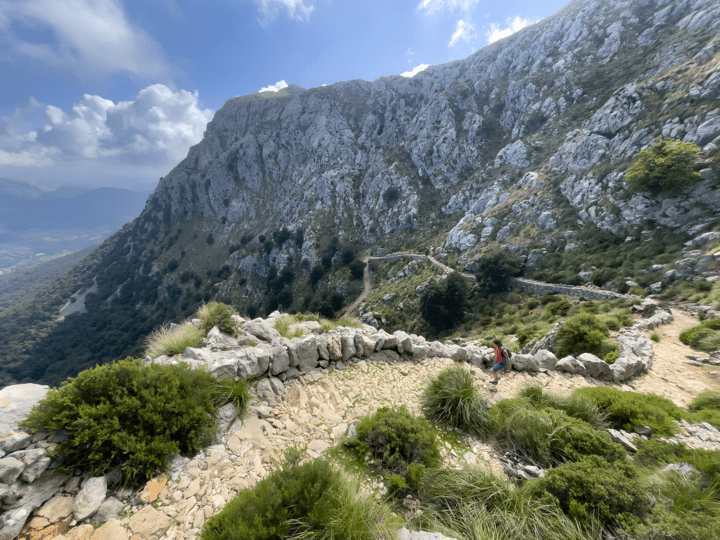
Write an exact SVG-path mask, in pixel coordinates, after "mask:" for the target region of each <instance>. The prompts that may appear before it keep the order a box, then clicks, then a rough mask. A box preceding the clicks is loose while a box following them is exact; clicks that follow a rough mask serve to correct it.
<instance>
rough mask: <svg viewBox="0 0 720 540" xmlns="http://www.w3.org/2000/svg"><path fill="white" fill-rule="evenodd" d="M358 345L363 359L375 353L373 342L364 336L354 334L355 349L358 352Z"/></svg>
mask: <svg viewBox="0 0 720 540" xmlns="http://www.w3.org/2000/svg"><path fill="white" fill-rule="evenodd" d="M358 345H360V346H361V347H362V351H363V357H368V356H370V355H371V354H372V353H373V352H375V341H374V340H373V339H372V338H370V337H368V336H366V335H365V334H355V349H356V350H358V351H359V350H360V349H359V347H358Z"/></svg>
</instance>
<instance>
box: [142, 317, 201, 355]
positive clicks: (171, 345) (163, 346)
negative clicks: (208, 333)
mask: <svg viewBox="0 0 720 540" xmlns="http://www.w3.org/2000/svg"><path fill="white" fill-rule="evenodd" d="M203 337H205V336H204V335H203V333H202V332H201V331H200V330H198V329H197V328H195V327H194V326H193V325H192V324H189V323H186V324H183V325H182V326H180V327H179V328H175V329H174V330H173V329H171V325H169V324H163V325H162V326H161V327H160V328H158V329H156V330H153V331H152V332H151V333H150V335H149V336H148V337H147V339H146V342H145V343H146V345H145V355H146V356H150V357H151V358H157V357H158V356H162V355H163V354H167V355H169V356H171V355H173V354H182V353H183V352H185V349H187V348H188V347H199V346H200V341H201V340H202V339H203Z"/></svg>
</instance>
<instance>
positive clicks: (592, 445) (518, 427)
mask: <svg viewBox="0 0 720 540" xmlns="http://www.w3.org/2000/svg"><path fill="white" fill-rule="evenodd" d="M490 414H491V415H492V417H493V418H494V420H495V422H496V426H497V427H496V429H497V430H496V433H495V436H496V438H497V440H498V442H499V443H500V444H501V445H504V446H509V447H512V448H515V449H517V448H518V447H520V448H522V450H523V451H524V452H526V453H527V454H528V455H530V456H531V457H532V458H533V459H534V460H535V461H537V462H538V463H540V464H542V465H544V466H553V465H557V464H558V463H562V462H564V461H567V460H577V459H580V458H581V457H582V456H586V455H599V456H603V457H605V458H606V459H607V460H609V461H615V460H618V459H622V458H624V457H625V452H624V450H623V449H622V447H621V446H619V445H617V444H615V443H613V442H612V440H611V438H610V435H608V434H607V433H605V432H602V431H596V430H594V429H593V428H592V427H591V426H590V425H588V424H587V423H586V422H583V421H582V420H579V419H577V418H573V417H570V416H568V415H567V414H566V413H565V412H564V411H561V410H557V409H553V408H545V409H536V408H534V407H533V406H532V405H531V404H530V402H529V401H528V400H527V399H524V398H514V399H504V400H502V401H500V402H498V403H497V404H496V405H495V406H494V407H493V408H492V409H490Z"/></svg>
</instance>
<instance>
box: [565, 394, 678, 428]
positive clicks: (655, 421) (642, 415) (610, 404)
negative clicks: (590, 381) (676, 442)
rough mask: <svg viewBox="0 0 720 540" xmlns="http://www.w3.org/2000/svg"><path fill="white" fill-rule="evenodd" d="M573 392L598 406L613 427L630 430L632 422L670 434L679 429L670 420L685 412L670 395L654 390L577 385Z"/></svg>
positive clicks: (634, 424)
mask: <svg viewBox="0 0 720 540" xmlns="http://www.w3.org/2000/svg"><path fill="white" fill-rule="evenodd" d="M574 393H577V394H579V395H582V396H585V397H586V398H588V399H590V400H592V401H594V402H595V403H596V404H597V405H598V406H600V407H601V408H602V409H603V410H604V411H605V412H606V413H607V415H608V420H609V421H610V423H611V424H612V427H614V428H616V429H624V430H626V431H630V432H632V431H633V430H634V428H635V426H649V427H651V428H652V430H653V434H655V435H661V436H667V435H672V434H673V433H676V432H677V429H678V428H677V424H676V423H675V422H674V421H673V420H679V419H680V418H683V416H684V415H686V413H685V412H684V411H683V410H682V409H681V408H680V407H678V406H677V405H675V404H674V403H673V402H672V401H670V400H669V399H665V398H662V397H660V396H656V395H654V394H637V393H635V392H624V391H622V390H617V389H615V388H608V387H604V386H598V387H593V388H580V389H578V390H575V392H574Z"/></svg>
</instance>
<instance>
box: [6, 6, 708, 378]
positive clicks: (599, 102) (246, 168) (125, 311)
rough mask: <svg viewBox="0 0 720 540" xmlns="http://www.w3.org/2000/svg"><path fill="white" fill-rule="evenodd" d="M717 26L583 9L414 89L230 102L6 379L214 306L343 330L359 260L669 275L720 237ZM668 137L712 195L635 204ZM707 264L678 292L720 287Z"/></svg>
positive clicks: (393, 83)
mask: <svg viewBox="0 0 720 540" xmlns="http://www.w3.org/2000/svg"><path fill="white" fill-rule="evenodd" d="M719 29H720V6H719V5H718V4H717V2H713V1H710V0H680V1H676V0H674V1H672V2H669V1H665V0H636V1H620V0H612V1H609V2H599V1H592V0H577V1H574V2H571V3H570V4H568V5H567V6H566V7H565V8H564V9H563V10H561V11H560V12H559V13H557V14H556V15H554V16H553V17H550V18H548V19H545V20H543V21H541V22H540V23H538V24H536V25H534V26H532V27H529V28H526V29H524V30H523V31H521V32H518V33H517V34H515V35H513V36H511V37H510V38H507V39H505V40H502V41H500V42H497V43H494V44H492V45H490V46H488V47H486V48H484V49H482V50H480V51H478V52H477V53H475V54H473V55H472V56H470V57H469V58H467V59H465V60H462V61H457V62H453V63H450V64H445V65H441V66H433V67H430V68H428V69H427V70H425V71H423V72H421V73H419V74H418V75H416V76H415V77H413V78H403V77H400V76H396V77H385V78H381V79H378V80H376V81H373V82H365V81H348V82H343V83H338V84H334V85H330V86H325V87H320V88H314V89H309V90H305V89H302V88H300V87H297V86H290V87H288V88H286V89H283V90H282V91H280V92H277V93H263V94H256V95H252V96H245V97H240V98H234V99H231V100H229V101H228V102H227V103H226V104H225V106H224V107H223V108H222V109H221V110H219V111H218V112H217V113H216V115H215V117H214V119H213V120H212V122H210V123H209V124H208V127H207V131H206V133H205V137H204V139H203V141H201V142H200V143H199V144H198V145H196V146H194V147H193V148H191V150H190V151H189V153H188V156H187V158H186V159H184V160H183V161H182V162H181V163H180V164H178V165H177V166H176V167H175V168H174V169H173V170H172V171H171V172H170V173H169V174H168V175H167V176H166V177H165V178H164V179H162V180H161V182H160V184H159V186H158V188H157V189H156V191H155V192H154V193H153V194H152V195H151V197H150V198H149V200H148V204H147V205H146V208H145V210H144V211H143V212H142V214H141V215H140V217H138V218H137V219H136V220H135V221H134V222H133V224H132V225H131V226H128V227H126V228H124V229H123V230H122V231H121V232H119V233H118V234H116V235H115V236H114V237H113V238H111V239H110V240H109V241H108V242H107V243H106V244H105V246H103V250H104V251H103V254H102V255H100V254H99V253H98V255H97V256H95V257H94V258H93V263H92V264H88V265H86V266H84V267H83V268H84V269H83V270H82V272H80V271H78V272H76V273H75V274H74V275H75V277H74V278H73V279H75V280H76V281H75V286H78V287H79V286H80V285H81V284H82V283H83V282H85V283H89V281H88V280H91V279H93V278H95V279H96V280H97V283H98V292H97V293H96V294H95V295H91V296H92V297H91V299H90V301H89V303H88V305H87V306H86V307H87V309H88V313H87V314H86V315H77V316H73V317H69V318H68V319H66V320H65V321H63V322H62V323H59V324H55V325H53V324H50V322H47V325H46V330H47V332H48V333H46V334H45V337H42V338H41V339H39V340H38V339H35V340H34V341H32V340H29V341H27V342H26V343H28V344H29V343H31V342H32V343H33V345H32V347H31V348H29V349H26V350H23V352H22V354H20V355H14V356H11V357H9V358H8V360H6V361H5V362H6V363H5V366H12V367H6V368H5V373H6V374H7V375H8V376H9V377H11V378H12V379H13V380H22V379H24V378H29V379H31V380H41V381H54V382H56V381H57V380H58V379H59V378H60V377H62V376H65V375H67V374H71V373H73V370H75V369H78V368H79V367H81V366H86V365H90V364H91V363H94V362H95V361H101V362H103V361H107V360H108V359H110V358H111V357H112V354H118V353H117V352H116V351H118V350H120V351H121V353H122V354H126V353H129V352H137V351H138V350H139V349H138V347H139V343H140V341H139V340H140V339H141V336H142V335H143V333H145V334H146V333H148V332H149V331H150V330H151V328H147V326H148V325H149V326H153V325H156V324H159V323H160V322H163V321H165V320H173V319H180V318H182V317H183V316H187V315H189V314H190V313H191V312H192V310H194V309H195V307H197V305H198V304H199V303H200V302H202V301H207V300H210V299H220V300H225V301H229V302H232V303H234V304H235V305H237V306H239V307H240V308H241V310H243V311H245V312H247V313H249V314H250V315H253V316H254V314H255V313H258V312H267V311H270V310H272V309H274V308H276V307H278V306H284V307H285V308H291V309H298V310H307V309H310V310H313V311H319V310H320V311H323V310H324V311H328V310H329V311H330V312H332V311H334V310H335V309H336V306H337V305H338V304H342V303H349V302H350V301H352V299H353V298H354V297H355V296H356V295H357V294H359V292H360V291H361V287H362V284H361V283H360V282H359V281H358V279H357V278H358V277H359V276H358V275H357V271H356V270H357V266H356V270H355V271H354V270H353V266H352V265H353V261H354V260H355V259H356V257H358V256H359V254H360V252H362V251H367V252H369V253H372V254H382V253H386V252H388V251H391V250H400V249H415V250H428V249H432V250H433V252H434V253H436V254H438V255H440V256H445V257H447V261H448V262H450V263H453V264H457V265H459V266H460V267H462V266H465V267H466V268H467V269H468V270H472V264H473V262H474V261H476V260H477V256H478V255H479V254H480V253H481V252H482V251H483V250H485V249H487V248H491V247H496V246H500V245H503V246H507V247H509V248H510V249H513V250H515V251H518V252H520V253H522V254H524V255H525V256H526V261H527V267H526V270H527V271H528V272H536V273H537V272H545V274H546V275H544V276H543V277H544V278H546V279H550V278H557V279H567V280H571V279H577V273H578V272H579V271H586V272H591V271H592V269H591V268H588V267H586V266H585V262H584V261H583V257H582V254H583V253H584V252H583V249H585V248H587V249H588V250H590V251H588V253H590V252H592V253H593V256H594V257H595V259H594V260H597V261H599V262H598V263H597V264H600V265H605V264H607V265H608V267H609V268H608V273H607V276H606V277H607V278H608V279H605V280H603V281H601V283H602V282H605V281H608V282H610V281H611V280H612V279H613V278H615V277H616V276H624V275H630V276H631V277H632V276H634V275H635V273H637V272H639V273H642V272H648V271H649V268H650V266H652V265H658V264H659V265H660V266H661V267H662V265H671V264H672V263H673V262H674V261H675V260H676V259H681V258H682V257H683V254H682V250H683V242H686V241H692V240H693V238H694V237H696V236H698V235H699V234H700V233H703V232H706V231H712V230H713V229H716V228H717V227H718V226H720V222H719V221H718V219H717V217H716V216H717V213H718V211H719V210H720V190H719V189H718V188H719V186H718V176H717V174H716V173H715V172H714V171H713V170H712V166H711V161H710V157H711V156H712V155H714V154H713V152H714V151H716V148H717V144H713V141H715V142H716V143H717V142H718V141H717V137H718V136H720V110H719V107H720V101H719V100H720V39H719V38H718V37H717V35H718V30H719ZM659 136H665V137H674V138H679V139H683V140H687V141H690V142H694V143H697V144H699V145H701V146H703V147H704V151H705V154H703V156H705V157H704V159H705V161H702V162H699V163H698V165H697V166H698V168H700V169H702V171H701V172H702V177H703V180H702V181H701V182H699V183H697V184H695V185H694V186H692V187H691V188H689V189H687V190H685V191H683V192H681V193H665V194H661V195H660V196H658V197H651V196H650V195H649V194H648V193H630V192H629V191H628V190H627V189H626V186H625V182H624V179H623V177H624V174H625V171H626V170H627V168H628V166H629V165H630V163H631V162H632V160H633V158H634V157H635V156H636V155H637V153H638V152H639V151H640V150H641V149H643V148H647V147H648V146H649V145H651V144H652V143H653V140H654V139H655V138H656V137H659ZM626 239H627V240H628V242H627V243H623V241H624V240H626ZM648 239H654V240H655V242H653V243H652V245H650V244H645V243H644V241H646V240H648ZM702 245H703V244H702V243H701V244H700V246H702ZM711 246H712V244H711V245H710V246H705V247H707V248H709V247H711ZM650 247H652V248H653V249H649V248H650ZM573 248H574V249H573ZM636 248H637V249H638V250H640V249H642V256H641V257H639V258H637V257H635V258H634V257H633V255H632V250H634V249H636ZM610 249H612V250H613V251H612V253H613V255H612V257H611V259H612V260H607V259H608V258H607V257H606V258H605V259H606V260H603V257H602V254H603V253H604V252H605V251H607V250H610ZM571 250H572V251H571ZM701 255H702V254H701ZM692 260H693V261H695V260H696V259H692ZM700 260H703V261H704V262H703V263H702V264H700V263H699V262H698V263H697V264H694V265H690V263H688V265H690V266H692V268H693V271H692V272H686V273H684V274H683V273H680V272H678V277H685V278H686V279H690V278H692V277H694V276H695V275H698V274H699V272H700V269H702V271H704V272H706V273H707V272H712V271H714V269H715V266H716V263H715V262H714V261H713V260H712V257H710V260H705V259H702V258H701V259H697V261H700ZM592 264H593V265H595V264H596V263H595V262H593V263H592ZM558 265H563V273H562V275H559V276H553V275H551V274H552V273H553V270H554V269H555V268H556V267H558ZM646 267H647V268H646ZM667 268H669V267H665V269H667ZM652 272H655V274H650V275H652V276H655V275H657V272H658V271H657V270H653V271H652ZM693 272H694V273H693ZM72 292H75V291H72ZM141 319H142V320H143V323H144V324H145V325H146V327H145V328H141V327H139V325H138V321H140V320H141ZM108 333H111V334H112V336H113V341H112V343H113V346H112V347H110V345H109V344H108V340H107V336H108V335H109V334H108ZM71 336H72V337H71ZM6 339H7V338H6ZM13 339H15V338H13ZM98 340H100V341H102V342H103V343H98ZM68 348H69V349H71V350H72V351H73V355H72V357H71V358H70V360H68V358H69V356H68V353H66V352H64V351H65V350H67V349H68Z"/></svg>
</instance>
